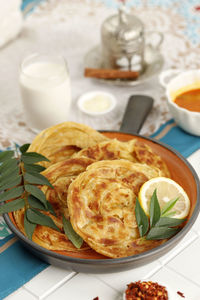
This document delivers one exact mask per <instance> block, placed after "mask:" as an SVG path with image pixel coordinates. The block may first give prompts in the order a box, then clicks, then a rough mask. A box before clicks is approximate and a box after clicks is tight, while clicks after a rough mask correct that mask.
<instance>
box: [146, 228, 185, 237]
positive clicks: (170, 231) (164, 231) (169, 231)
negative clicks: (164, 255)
mask: <svg viewBox="0 0 200 300" xmlns="http://www.w3.org/2000/svg"><path fill="white" fill-rule="evenodd" d="M178 231H180V228H171V227H170V228H168V227H152V228H151V229H150V230H149V232H148V234H147V236H146V239H147V240H160V239H168V238H170V237H172V236H173V235H175V234H176V233H177V232H178Z"/></svg>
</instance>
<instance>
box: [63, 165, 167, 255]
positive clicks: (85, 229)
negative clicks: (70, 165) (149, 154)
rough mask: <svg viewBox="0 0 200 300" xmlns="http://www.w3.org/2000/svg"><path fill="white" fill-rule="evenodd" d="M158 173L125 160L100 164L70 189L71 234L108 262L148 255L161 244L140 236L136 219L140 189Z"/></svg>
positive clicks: (88, 169)
mask: <svg viewBox="0 0 200 300" xmlns="http://www.w3.org/2000/svg"><path fill="white" fill-rule="evenodd" d="M159 175H160V173H159V170H158V169H157V168H155V169H154V168H152V167H150V166H147V165H145V164H144V165H141V164H138V163H137V164H134V163H132V162H129V161H127V160H113V161H112V160H110V161H109V160H107V161H99V162H96V163H94V164H92V165H90V166H89V167H88V168H87V170H86V171H85V172H83V173H81V174H80V175H79V176H78V177H77V178H76V179H75V180H74V181H73V182H72V183H71V185H70V187H69V190H68V198H67V202H68V209H69V214H70V221H71V223H72V226H73V228H74V230H75V231H76V232H77V233H78V234H79V235H80V236H81V237H82V238H83V239H84V240H85V242H86V243H87V244H88V245H89V246H90V247H91V248H92V249H94V250H95V251H97V252H98V253H101V254H103V255H106V256H108V257H111V258H118V257H125V256H130V255H135V254H138V253H141V252H143V251H147V250H149V249H151V248H154V247H156V246H158V245H160V244H161V243H162V242H163V241H147V240H145V239H141V238H140V236H139V231H138V226H137V223H136V217H135V213H134V211H135V203H136V196H137V194H138V191H139V189H140V187H141V185H142V184H143V183H144V182H146V181H147V180H148V179H150V178H153V177H157V176H159Z"/></svg>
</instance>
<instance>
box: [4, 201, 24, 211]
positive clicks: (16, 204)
mask: <svg viewBox="0 0 200 300" xmlns="http://www.w3.org/2000/svg"><path fill="white" fill-rule="evenodd" d="M24 206H25V202H24V199H23V198H19V199H16V200H13V201H9V202H7V203H5V204H3V205H1V206H0V214H4V213H8V212H10V211H15V210H18V209H20V208H23V207H24Z"/></svg>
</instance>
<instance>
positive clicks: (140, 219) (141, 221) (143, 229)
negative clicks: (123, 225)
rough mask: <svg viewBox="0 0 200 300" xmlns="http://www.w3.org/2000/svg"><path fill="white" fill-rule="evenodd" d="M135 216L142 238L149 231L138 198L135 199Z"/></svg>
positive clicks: (147, 221)
mask: <svg viewBox="0 0 200 300" xmlns="http://www.w3.org/2000/svg"><path fill="white" fill-rule="evenodd" d="M135 216H136V221H137V225H138V229H139V233H140V236H144V235H145V234H146V233H147V231H148V229H149V219H148V217H147V216H146V214H145V212H144V210H143V209H142V207H141V206H140V202H139V200H138V198H136V204H135Z"/></svg>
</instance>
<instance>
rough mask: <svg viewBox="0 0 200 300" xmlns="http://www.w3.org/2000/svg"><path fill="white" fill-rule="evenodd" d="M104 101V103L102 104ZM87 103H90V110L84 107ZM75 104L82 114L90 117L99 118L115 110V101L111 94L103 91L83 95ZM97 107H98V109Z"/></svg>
mask: <svg viewBox="0 0 200 300" xmlns="http://www.w3.org/2000/svg"><path fill="white" fill-rule="evenodd" d="M97 97H102V100H101V99H100V98H99V99H98V98H97ZM97 99H98V100H97ZM104 99H105V101H106V102H104ZM88 102H90V105H91V106H92V107H90V109H88V107H87V106H85V104H87V103H88ZM102 102H104V103H102ZM77 104H78V108H79V109H80V110H81V111H82V112H84V113H86V114H88V115H91V116H100V115H104V114H107V113H109V112H111V111H112V110H113V109H114V108H115V106H116V99H115V97H114V96H113V95H112V94H111V93H108V92H104V91H92V92H88V93H85V94H83V95H82V96H81V97H80V98H79V99H78V103H77ZM106 104H107V105H106ZM98 105H100V106H99V107H98Z"/></svg>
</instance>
